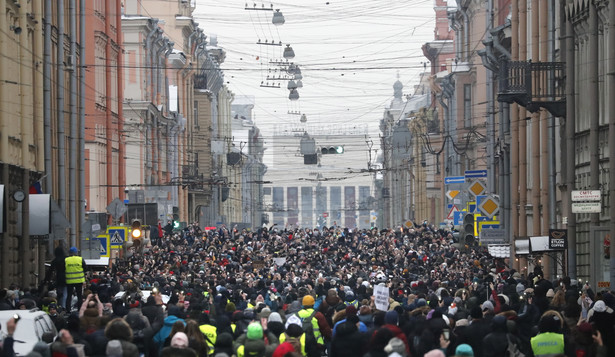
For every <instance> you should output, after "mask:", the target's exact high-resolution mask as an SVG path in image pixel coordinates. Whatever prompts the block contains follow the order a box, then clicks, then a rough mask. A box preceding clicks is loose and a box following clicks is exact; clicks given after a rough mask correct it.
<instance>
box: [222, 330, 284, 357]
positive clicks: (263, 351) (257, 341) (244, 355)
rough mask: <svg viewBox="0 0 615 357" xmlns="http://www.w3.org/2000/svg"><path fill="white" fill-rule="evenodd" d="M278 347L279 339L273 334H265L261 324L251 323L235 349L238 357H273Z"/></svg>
mask: <svg viewBox="0 0 615 357" xmlns="http://www.w3.org/2000/svg"><path fill="white" fill-rule="evenodd" d="M277 345H278V339H277V338H276V337H275V336H274V335H273V334H272V333H270V332H264V331H263V326H262V325H261V323H259V322H251V323H250V324H249V325H248V327H247V329H246V333H245V334H243V335H241V336H239V337H238V338H237V340H236V341H235V343H234V344H233V347H234V348H235V354H236V355H237V357H264V356H271V355H272V354H273V351H274V350H275V348H276V347H277Z"/></svg>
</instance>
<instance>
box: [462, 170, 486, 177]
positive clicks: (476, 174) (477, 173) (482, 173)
mask: <svg viewBox="0 0 615 357" xmlns="http://www.w3.org/2000/svg"><path fill="white" fill-rule="evenodd" d="M485 177H487V170H467V171H466V172H465V178H467V179H469V178H485Z"/></svg>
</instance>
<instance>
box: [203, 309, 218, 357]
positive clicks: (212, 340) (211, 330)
mask: <svg viewBox="0 0 615 357" xmlns="http://www.w3.org/2000/svg"><path fill="white" fill-rule="evenodd" d="M199 330H201V332H202V333H203V335H205V341H207V346H209V350H210V351H213V350H214V345H215V344H216V338H217V337H218V329H217V328H216V327H215V326H213V325H212V324H211V320H210V319H209V315H208V314H206V313H202V314H201V317H200V318H199Z"/></svg>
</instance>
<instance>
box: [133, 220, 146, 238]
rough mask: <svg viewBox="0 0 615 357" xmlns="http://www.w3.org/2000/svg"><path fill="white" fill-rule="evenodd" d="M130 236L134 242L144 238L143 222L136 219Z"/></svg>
mask: <svg viewBox="0 0 615 357" xmlns="http://www.w3.org/2000/svg"><path fill="white" fill-rule="evenodd" d="M130 234H131V235H132V239H133V240H138V239H141V237H142V236H143V229H141V221H140V220H138V219H135V220H134V221H132V225H131V226H130Z"/></svg>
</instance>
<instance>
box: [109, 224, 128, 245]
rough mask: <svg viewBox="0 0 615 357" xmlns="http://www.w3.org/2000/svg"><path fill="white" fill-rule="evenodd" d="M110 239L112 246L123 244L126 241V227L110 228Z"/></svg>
mask: <svg viewBox="0 0 615 357" xmlns="http://www.w3.org/2000/svg"><path fill="white" fill-rule="evenodd" d="M109 239H110V240H111V246H112V247H114V246H120V245H123V244H124V242H125V241H126V228H123V227H122V228H119V229H113V228H109Z"/></svg>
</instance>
